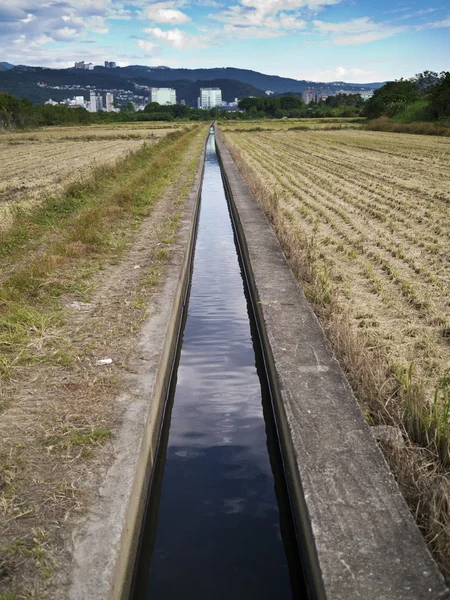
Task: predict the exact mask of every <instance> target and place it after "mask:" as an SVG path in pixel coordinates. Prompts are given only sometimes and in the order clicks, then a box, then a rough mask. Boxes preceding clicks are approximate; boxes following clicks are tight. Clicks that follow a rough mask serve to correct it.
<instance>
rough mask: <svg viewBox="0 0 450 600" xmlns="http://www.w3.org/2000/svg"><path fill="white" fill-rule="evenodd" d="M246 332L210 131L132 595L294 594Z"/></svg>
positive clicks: (264, 407) (267, 426) (166, 599)
mask: <svg viewBox="0 0 450 600" xmlns="http://www.w3.org/2000/svg"><path fill="white" fill-rule="evenodd" d="M254 333H255V332H254V324H253V322H252V321H251V320H250V319H249V313H248V307H247V298H246V293H245V291H244V284H243V279H242V274H241V268H240V264H239V260H238V256H237V252H236V247H235V240H234V235H233V230H232V225H231V221H230V216H229V211H228V205H227V201H226V198H225V192H224V188H223V183H222V178H221V172H220V166H219V163H218V158H217V155H216V150H215V142H214V135H210V138H209V140H208V144H207V150H206V163H205V174H204V181H203V189H202V198H201V209H200V217H199V225H198V236H197V243H196V250H195V259H194V267H193V275H192V287H191V291H190V300H189V308H188V312H187V316H186V322H185V328H184V335H183V339H182V345H181V352H180V355H179V363H178V369H177V372H176V377H174V379H175V381H174V382H173V384H172V397H171V398H169V402H170V406H171V414H170V413H169V416H170V423H169V422H168V421H169V419H167V424H166V430H165V432H163V438H162V443H161V448H160V455H159V458H158V469H157V471H156V475H155V477H154V481H153V486H152V496H151V500H150V506H149V512H148V515H147V521H146V525H145V527H144V534H143V540H142V548H141V554H140V557H139V559H138V569H137V576H136V582H135V589H134V596H133V597H134V598H135V599H151V600H175V599H176V600H191V599H192V600H194V599H195V600H253V599H255V600H265V599H280V600H289V599H291V598H300V597H302V595H303V594H302V592H301V583H299V581H298V579H299V577H300V576H301V568H300V566H299V563H298V558H297V555H296V549H295V540H294V537H293V535H294V534H293V532H292V529H291V527H290V522H289V513H288V509H287V508H286V507H285V504H286V502H285V500H286V498H285V490H284V484H283V480H282V476H281V473H280V467H279V455H278V454H277V453H278V448H277V445H276V440H275V435H274V431H275V430H274V426H273V423H272V421H271V417H270V414H269V416H267V414H265V413H270V397H269V392H268V388H267V383H266V381H265V374H264V372H263V368H262V364H261V357H260V355H259V353H260V350H259V346H258V344H257V342H256V340H255V341H254V337H255V336H254ZM265 417H267V422H266V420H265ZM269 448H270V455H269ZM280 507H281V510H280Z"/></svg>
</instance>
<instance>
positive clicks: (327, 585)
mask: <svg viewBox="0 0 450 600" xmlns="http://www.w3.org/2000/svg"><path fill="white" fill-rule="evenodd" d="M216 137H217V147H218V153H219V157H220V161H221V164H222V168H223V177H224V181H225V184H226V188H227V191H228V193H229V196H230V204H231V211H232V213H233V216H234V219H235V221H236V229H237V237H238V239H239V242H240V244H241V246H242V251H243V254H244V262H245V263H246V264H247V266H248V280H249V285H250V288H251V291H252V293H253V294H254V300H255V312H256V316H257V318H259V320H260V325H261V327H260V328H261V331H262V342H263V344H264V347H265V349H266V359H267V363H268V371H269V376H272V378H273V384H274V388H275V402H274V404H275V406H274V411H275V415H276V419H277V425H278V428H279V433H280V441H281V446H282V454H283V458H284V461H285V466H286V475H287V480H288V487H289V491H290V495H291V501H292V503H293V508H294V518H295V521H296V526H297V533H298V535H299V539H300V542H301V543H302V544H306V552H305V548H304V551H303V559H304V561H305V566H306V570H307V573H308V575H309V576H310V577H311V576H312V586H311V589H310V597H311V598H325V597H326V598H328V599H329V600H337V599H339V600H340V599H342V600H344V599H345V600H347V599H349V598H352V599H353V598H361V599H364V600H369V599H372V598H373V599H374V600H403V599H405V600H406V599H422V598H429V599H433V600H437V599H440V600H442V599H444V598H449V597H450V594H449V592H448V589H447V587H446V585H445V583H444V580H443V577H442V574H441V573H440V572H439V570H438V568H437V565H436V564H435V562H434V560H433V559H432V557H431V555H430V553H429V551H428V549H427V547H426V545H425V542H424V540H423V538H422V536H421V534H420V532H419V530H418V528H417V526H416V524H415V523H414V520H413V518H412V515H411V513H410V511H409V509H408V507H407V505H406V503H405V501H404V499H403V496H402V495H401V493H400V490H399V489H398V486H397V484H396V482H395V480H394V478H393V476H392V474H391V473H390V470H389V467H388V466H387V463H386V462H385V460H384V458H383V456H382V454H381V452H380V450H379V448H378V446H377V444H376V442H375V440H374V438H373V436H372V434H371V432H370V428H369V426H368V424H367V423H366V421H365V419H364V417H363V415H362V413H361V411H360V409H359V406H358V404H357V401H356V398H355V397H354V395H353V392H352V391H351V388H350V386H349V384H348V382H347V380H346V377H345V375H344V373H343V372H342V370H341V368H340V365H339V363H338V362H337V360H336V358H335V357H334V355H333V353H332V351H331V348H330V346H329V344H328V342H327V340H326V337H325V334H324V332H323V330H322V328H321V326H320V324H319V322H318V320H317V318H316V317H315V315H314V313H313V311H312V309H311V307H310V306H309V304H308V302H307V301H306V298H305V297H304V295H303V293H302V292H301V290H300V288H299V287H298V284H297V283H296V281H295V279H294V277H293V275H292V273H291V271H290V269H289V267H288V266H287V263H286V261H285V258H284V254H283V252H282V249H281V247H280V245H279V242H278V240H277V239H276V236H275V234H274V233H273V231H272V230H271V228H270V225H269V224H268V222H267V220H266V218H265V216H264V214H263V212H262V211H261V209H260V208H259V206H258V205H257V203H256V201H255V200H254V198H253V196H252V194H251V193H250V190H249V189H248V186H247V185H246V184H245V182H244V181H243V178H242V176H241V175H240V173H239V171H238V169H237V167H236V165H235V164H234V161H233V159H232V157H231V155H230V153H229V152H228V150H227V149H226V147H225V146H224V144H223V141H221V139H220V134H219V135H218V136H216ZM276 390H278V397H277V392H276Z"/></svg>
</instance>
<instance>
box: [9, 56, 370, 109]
mask: <svg viewBox="0 0 450 600" xmlns="http://www.w3.org/2000/svg"><path fill="white" fill-rule="evenodd" d="M0 64H1V65H4V66H3V68H2V69H1V73H0V92H8V93H10V94H13V95H14V96H17V97H19V98H24V97H26V98H29V99H30V100H31V101H32V102H33V103H35V104H36V103H41V102H45V101H46V100H48V99H49V98H53V99H54V100H58V101H61V100H63V99H65V98H67V97H70V96H73V95H74V94H75V93H77V95H78V94H83V93H84V94H88V93H89V89H91V88H93V89H96V90H99V91H112V92H113V93H114V92H118V91H119V90H126V91H130V92H135V93H136V94H137V95H148V91H147V90H145V88H146V87H147V88H148V87H173V88H175V90H176V91H177V98H178V99H184V100H185V102H186V103H187V104H189V105H191V106H196V103H197V98H198V96H199V91H200V88H201V87H220V88H221V89H222V95H223V99H224V100H226V101H232V100H234V98H243V97H245V96H255V97H260V96H264V95H265V91H266V90H270V91H272V92H274V93H276V94H282V93H287V92H292V93H297V94H298V93H301V92H303V91H304V90H305V88H308V87H311V88H315V89H320V88H327V89H333V88H334V89H335V90H336V91H337V90H341V89H345V90H347V91H362V90H369V89H376V88H378V87H380V86H381V85H382V84H380V83H371V84H355V83H345V82H342V81H340V82H334V83H320V82H312V81H306V80H297V79H290V78H287V77H279V76H278V75H265V74H263V73H258V72H257V71H251V70H248V69H237V68H234V67H225V68H213V69H171V68H169V67H146V66H140V65H131V66H128V67H122V68H121V67H118V68H115V69H106V68H104V67H100V66H98V67H95V69H94V70H92V71H89V70H83V69H74V68H70V69H47V68H43V67H27V66H23V65H20V66H16V67H14V66H12V65H9V63H0ZM139 86H140V87H139Z"/></svg>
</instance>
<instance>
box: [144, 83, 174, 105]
mask: <svg viewBox="0 0 450 600" xmlns="http://www.w3.org/2000/svg"><path fill="white" fill-rule="evenodd" d="M150 102H157V103H158V104H161V105H165V104H176V103H177V93H176V91H175V90H174V89H172V88H153V87H152V88H150Z"/></svg>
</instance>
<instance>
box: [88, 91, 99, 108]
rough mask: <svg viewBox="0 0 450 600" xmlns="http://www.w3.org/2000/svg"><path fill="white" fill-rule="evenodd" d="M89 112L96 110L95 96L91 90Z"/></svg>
mask: <svg viewBox="0 0 450 600" xmlns="http://www.w3.org/2000/svg"><path fill="white" fill-rule="evenodd" d="M89 112H91V113H94V112H97V96H96V95H95V92H94V91H92V90H91V93H90V96H89Z"/></svg>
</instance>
